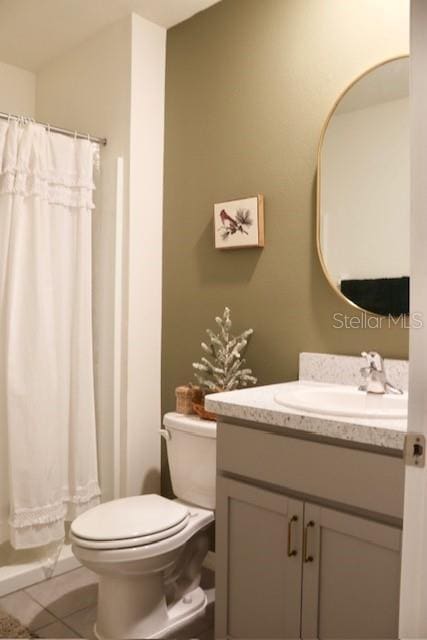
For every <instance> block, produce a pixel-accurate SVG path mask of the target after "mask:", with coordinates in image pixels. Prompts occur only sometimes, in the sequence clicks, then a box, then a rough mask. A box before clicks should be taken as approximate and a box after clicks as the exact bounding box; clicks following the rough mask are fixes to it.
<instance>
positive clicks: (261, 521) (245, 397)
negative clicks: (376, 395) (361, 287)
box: [207, 354, 407, 639]
mask: <svg viewBox="0 0 427 640" xmlns="http://www.w3.org/2000/svg"><path fill="white" fill-rule="evenodd" d="M360 362H361V361H360V359H359V358H344V357H343V358H342V359H341V358H340V357H332V356H322V355H317V354H302V355H301V361H300V377H301V376H302V379H300V381H299V382H296V383H292V384H294V385H296V386H298V385H299V386H300V387H301V386H302V387H304V388H306V387H307V388H310V386H311V387H314V388H316V385H317V387H318V388H323V387H322V384H323V385H324V384H325V383H328V384H334V383H336V382H340V383H344V384H345V385H349V388H350V385H352V384H353V382H355V380H356V379H357V378H358V375H359V368H360ZM388 365H389V368H390V375H391V376H392V377H393V376H394V377H393V381H394V382H395V383H396V384H397V385H400V386H403V387H404V388H405V387H406V383H407V381H406V376H407V370H406V367H407V363H404V362H402V363H399V361H389V363H388ZM304 378H305V379H304ZM283 387H286V385H271V386H269V387H259V388H255V389H246V390H242V391H237V392H231V393H227V394H217V395H216V396H210V397H209V400H207V408H208V409H209V410H213V411H216V413H217V414H218V415H219V416H220V417H219V420H218V432H217V471H218V478H217V511H216V530H217V538H216V563H217V564H216V630H215V635H216V638H227V637H232V638H236V639H237V638H299V637H302V638H389V639H390V638H397V637H398V611H399V583H400V557H401V531H402V517H403V490H404V461H403V449H404V439H405V431H406V420H405V419H402V418H400V417H398V418H393V417H391V418H390V417H389V418H387V419H384V418H379V417H376V418H372V417H367V418H366V417H360V416H358V417H356V418H352V417H348V416H347V417H343V416H333V417H331V416H327V415H316V414H315V413H313V412H310V413H304V412H302V411H301V410H297V409H290V408H286V407H285V406H281V405H280V403H278V402H277V400H276V398H278V397H279V396H278V394H280V393H281V392H282V391H283Z"/></svg>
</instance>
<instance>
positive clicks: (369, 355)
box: [359, 351, 403, 394]
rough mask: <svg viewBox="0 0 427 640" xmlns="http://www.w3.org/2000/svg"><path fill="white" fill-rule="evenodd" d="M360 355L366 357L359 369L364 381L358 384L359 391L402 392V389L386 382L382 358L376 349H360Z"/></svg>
mask: <svg viewBox="0 0 427 640" xmlns="http://www.w3.org/2000/svg"><path fill="white" fill-rule="evenodd" d="M361 355H362V357H363V358H366V361H367V365H368V366H366V367H362V368H361V369H360V373H361V374H362V376H363V378H364V379H365V382H364V383H363V384H361V385H360V387H359V390H360V391H366V393H398V394H401V393H403V391H402V389H398V388H397V387H395V386H393V385H392V384H390V382H388V380H387V377H386V373H385V368H384V360H383V358H382V357H381V356H380V354H379V353H377V352H376V351H368V352H366V351H362V354H361Z"/></svg>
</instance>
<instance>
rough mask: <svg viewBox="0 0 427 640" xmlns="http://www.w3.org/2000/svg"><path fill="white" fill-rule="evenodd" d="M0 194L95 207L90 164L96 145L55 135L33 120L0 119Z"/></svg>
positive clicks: (96, 155)
mask: <svg viewBox="0 0 427 640" xmlns="http://www.w3.org/2000/svg"><path fill="white" fill-rule="evenodd" d="M0 158H1V159H2V160H1V165H0V195H8V194H13V195H18V196H21V197H24V198H28V197H37V198H40V199H42V200H45V201H46V202H48V203H49V204H55V205H62V206H64V207H67V208H78V209H94V208H95V205H94V203H93V192H94V190H95V185H94V182H93V168H94V167H95V168H97V167H98V166H99V145H97V144H94V143H92V142H90V141H89V140H73V139H69V138H66V137H65V136H56V138H55V144H52V139H51V137H50V135H49V134H48V133H47V132H46V130H45V129H44V127H42V126H41V125H36V124H33V123H29V124H27V125H26V126H25V127H20V126H19V125H18V123H16V122H11V123H10V124H8V125H7V123H0Z"/></svg>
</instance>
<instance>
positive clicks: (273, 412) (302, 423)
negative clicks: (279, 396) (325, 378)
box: [205, 380, 407, 451]
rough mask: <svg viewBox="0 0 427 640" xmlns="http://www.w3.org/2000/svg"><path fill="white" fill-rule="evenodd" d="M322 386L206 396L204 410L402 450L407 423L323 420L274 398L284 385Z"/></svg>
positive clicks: (277, 387) (270, 387)
mask: <svg viewBox="0 0 427 640" xmlns="http://www.w3.org/2000/svg"><path fill="white" fill-rule="evenodd" d="M313 384H316V385H319V384H320V385H322V384H325V383H323V382H312V381H310V382H308V381H307V380H299V381H296V382H290V383H289V382H288V383H282V384H273V385H268V386H265V387H254V388H248V389H239V390H237V391H229V392H227V393H216V394H211V395H208V396H206V398H205V406H206V409H207V410H208V411H212V412H214V413H216V414H217V415H219V416H224V417H227V418H235V419H236V420H248V421H250V422H258V423H262V424H267V425H275V426H278V427H286V428H287V429H295V430H296V431H300V432H301V431H302V432H306V433H311V434H315V435H317V436H325V437H328V438H335V439H340V440H346V441H351V442H354V443H359V444H364V445H371V446H375V447H383V448H387V449H395V450H399V451H402V450H403V448H404V442H405V435H406V431H407V420H406V419H387V420H385V419H365V418H354V417H352V418H346V417H342V416H337V417H336V418H333V417H332V416H325V415H320V414H315V413H311V412H303V411H300V410H294V409H291V408H288V407H284V406H283V405H280V404H278V403H277V402H276V401H275V399H274V396H275V395H276V393H277V392H278V391H280V390H281V389H283V388H284V386H285V385H287V386H288V385H310V386H312V385H313Z"/></svg>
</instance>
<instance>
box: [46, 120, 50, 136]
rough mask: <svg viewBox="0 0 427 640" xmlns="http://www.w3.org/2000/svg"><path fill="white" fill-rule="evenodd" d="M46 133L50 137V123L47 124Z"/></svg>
mask: <svg viewBox="0 0 427 640" xmlns="http://www.w3.org/2000/svg"><path fill="white" fill-rule="evenodd" d="M47 133H48V135H50V123H49V122H48V123H47Z"/></svg>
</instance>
